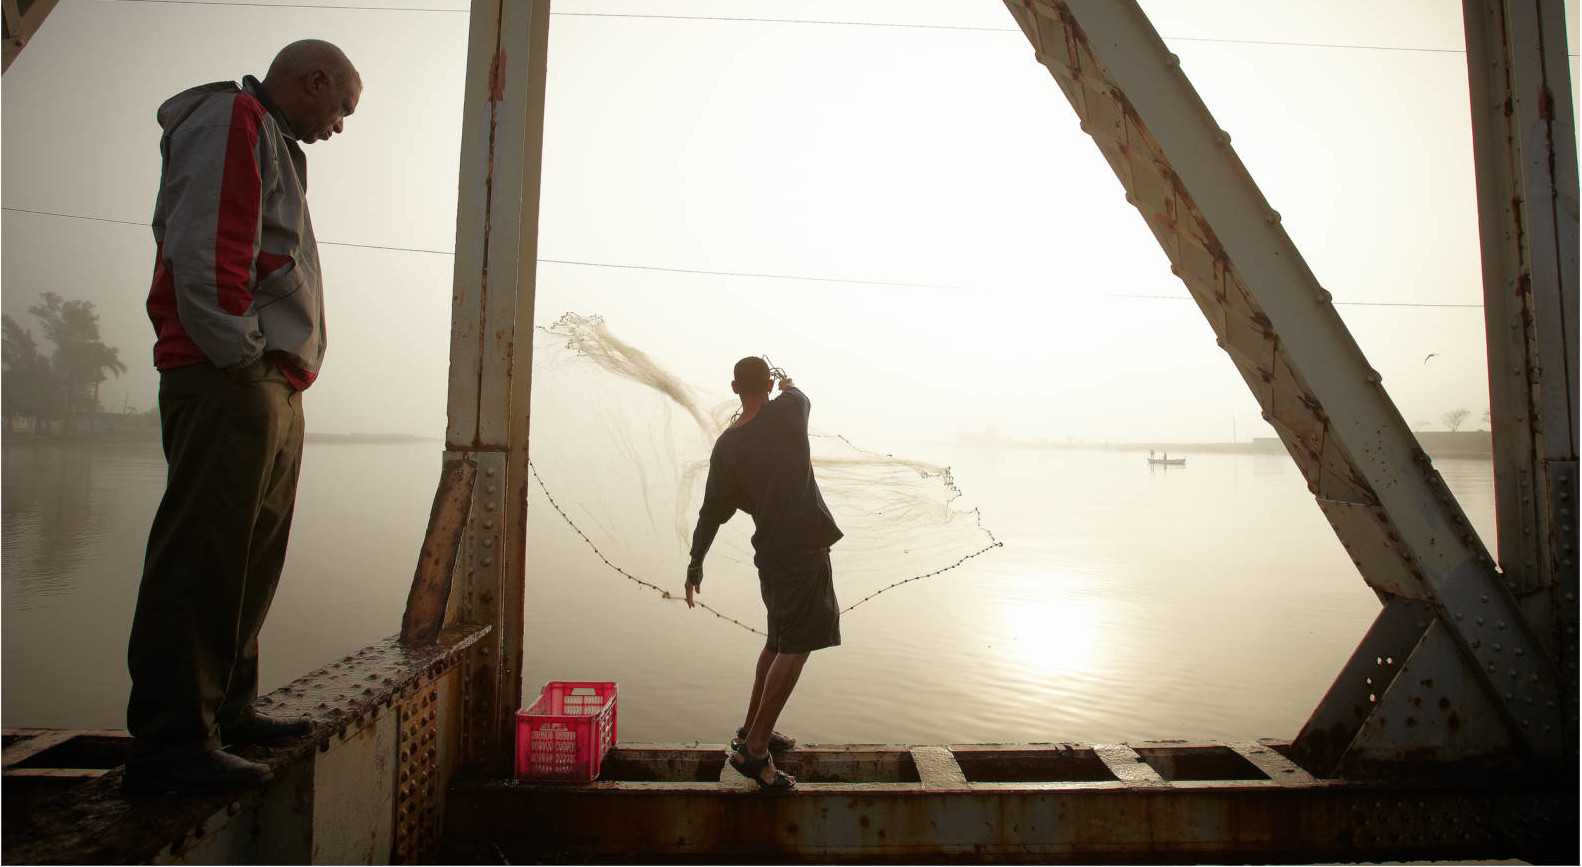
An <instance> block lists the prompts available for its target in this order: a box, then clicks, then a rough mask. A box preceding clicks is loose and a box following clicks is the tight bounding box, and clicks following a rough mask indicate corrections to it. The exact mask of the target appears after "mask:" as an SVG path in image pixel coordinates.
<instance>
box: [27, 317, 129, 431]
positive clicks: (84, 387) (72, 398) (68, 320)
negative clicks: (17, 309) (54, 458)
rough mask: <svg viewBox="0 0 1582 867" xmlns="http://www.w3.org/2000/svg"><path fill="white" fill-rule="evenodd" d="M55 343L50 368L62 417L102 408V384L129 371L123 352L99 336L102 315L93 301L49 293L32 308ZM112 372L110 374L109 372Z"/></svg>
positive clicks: (49, 338) (51, 341)
mask: <svg viewBox="0 0 1582 867" xmlns="http://www.w3.org/2000/svg"><path fill="white" fill-rule="evenodd" d="M28 312H29V313H32V314H33V315H34V316H36V317H38V320H39V323H40V324H41V325H42V326H43V328H44V338H45V339H46V340H48V341H49V342H50V343H52V344H54V346H55V351H54V353H53V354H51V356H50V369H51V370H52V371H53V373H54V380H55V382H54V384H55V386H56V388H57V390H56V395H57V401H56V406H57V407H58V409H59V412H58V413H56V415H57V416H58V417H60V418H67V417H70V416H72V415H76V414H78V413H84V412H97V411H98V410H99V384H100V383H102V382H104V381H105V380H106V379H108V378H109V376H120V375H121V374H122V373H124V372H126V365H125V364H122V363H121V357H120V356H121V352H120V350H118V349H116V348H115V347H113V346H106V345H105V344H104V341H102V340H100V339H99V314H98V312H97V311H96V310H94V307H93V302H92V301H65V300H63V299H62V298H61V297H60V296H59V295H56V294H55V293H54V292H45V293H44V295H43V302H42V303H40V304H35V305H33V306H32V307H29V308H28ZM107 374H108V375H107Z"/></svg>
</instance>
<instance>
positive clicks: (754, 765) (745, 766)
mask: <svg viewBox="0 0 1582 867" xmlns="http://www.w3.org/2000/svg"><path fill="white" fill-rule="evenodd" d="M730 762H731V767H733V768H735V769H736V772H737V773H738V774H741V775H742V776H744V777H746V778H747V779H749V780H752V781H753V782H755V783H757V784H758V788H759V790H761V791H775V792H789V791H791V790H792V789H794V788H796V777H793V776H791V775H790V774H788V773H786V772H785V771H782V770H780V769H779V768H774V772H775V776H774V782H771V783H766V782H764V780H763V772H764V768H767V767H772V766H773V764H774V756H772V755H770V754H769V753H764V754H763V755H762V756H750V755H748V754H747V751H746V750H737V751H736V752H734V753H731V759H730Z"/></svg>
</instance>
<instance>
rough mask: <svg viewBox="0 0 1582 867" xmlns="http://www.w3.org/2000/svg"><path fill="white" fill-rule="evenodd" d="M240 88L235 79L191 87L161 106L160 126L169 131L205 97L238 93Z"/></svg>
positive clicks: (200, 103)
mask: <svg viewBox="0 0 1582 867" xmlns="http://www.w3.org/2000/svg"><path fill="white" fill-rule="evenodd" d="M240 90H241V88H239V87H237V86H236V82H234V81H216V82H214V83H213V84H200V85H198V86H197V87H189V88H187V89H186V90H183V91H182V92H180V93H178V94H176V95H175V96H172V97H171V98H170V99H167V100H165V101H164V102H163V103H162V104H161V105H160V106H159V113H158V114H156V115H155V117H157V118H158V119H159V126H160V128H161V129H163V130H164V131H165V132H167V133H168V132H170V131H171V130H173V129H175V128H176V127H178V126H180V125H181V122H182V121H184V120H186V119H187V117H188V116H190V115H191V114H192V112H193V111H195V110H196V109H197V108H198V106H200V105H202V104H203V101H204V100H205V99H208V98H209V97H211V96H213V95H215V94H217V93H236V92H238V91H240Z"/></svg>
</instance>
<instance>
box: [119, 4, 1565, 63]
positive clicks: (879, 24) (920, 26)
mask: <svg viewBox="0 0 1582 867" xmlns="http://www.w3.org/2000/svg"><path fill="white" fill-rule="evenodd" d="M100 2H104V3H153V4H159V5H164V6H215V7H225V6H238V7H250V8H255V9H324V10H336V11H353V12H414V13H441V14H456V15H461V14H466V13H467V12H468V10H467V9H458V8H454V7H444V6H364V5H356V4H349V3H265V2H257V0H100ZM549 14H550V15H551V16H552V17H558V18H612V19H631V20H647V21H712V22H725V23H741V24H801V25H816V26H826V27H869V28H877V29H889V30H955V31H963V32H976V33H1021V32H1022V31H1021V28H1018V27H986V26H979V25H971V24H924V23H912V22H905V21H855V20H847V19H835V18H777V17H769V16H743V15H676V14H657V13H641V12H571V11H567V12H550V13H549ZM1163 38H1164V39H1166V40H1170V41H1175V42H1203V43H1214V44H1222V45H1263V46H1269V47H1276V48H1329V49H1340V50H1348V51H1404V52H1413V53H1420V54H1466V53H1467V52H1466V49H1464V48H1424V47H1419V46H1414V45H1367V44H1362V43H1351V42H1303V41H1298V40H1281V39H1232V38H1228V37H1217V36H1168V35H1167V36H1164V37H1163ZM1568 56H1570V57H1576V56H1577V55H1576V54H1575V53H1571V54H1570V55H1568Z"/></svg>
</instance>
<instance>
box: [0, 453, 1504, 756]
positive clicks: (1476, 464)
mask: <svg viewBox="0 0 1582 867" xmlns="http://www.w3.org/2000/svg"><path fill="white" fill-rule="evenodd" d="M3 451H4V467H3V483H4V492H3V495H4V496H3V509H4V513H3V517H0V534H3V562H0V566H3V569H0V577H3V582H4V607H3V609H0V613H3V625H4V636H3V637H4V658H3V666H4V681H3V690H4V696H3V697H4V706H3V715H4V724H5V725H6V726H70V727H108V728H119V727H122V726H123V725H124V720H123V716H122V712H123V707H124V700H125V695H126V689H127V677H126V672H125V661H124V653H125V643H126V636H127V632H128V628H129V625H130V621H131V613H132V608H133V603H134V601H135V598H136V592H137V582H138V577H139V569H140V564H141V561H142V553H143V545H144V542H145V538H146V536H145V534H146V533H147V530H148V524H149V520H150V518H151V516H152V514H153V510H154V508H155V506H156V505H157V503H158V500H159V495H160V493H161V490H162V488H163V484H164V463H163V460H162V458H161V456H160V453H159V449H158V445H157V443H153V442H150V443H147V444H140V443H118V444H95V445H92V446H83V445H61V444H47V443H45V444H37V443H29V442H14V441H13V442H7V443H5V445H4V449H3ZM439 455H440V444H439V443H424V444H402V445H340V444H317V443H313V444H309V445H308V447H307V452H306V455H305V457H304V470H303V477H302V483H301V490H300V494H299V498H298V508H297V518H296V524H295V528H294V531H293V536H292V543H291V550H290V556H289V558H288V560H287V563H286V573H285V576H284V578H283V580H282V583H281V588H280V592H279V594H278V596H277V598H276V602H275V607H274V609H273V611H272V612H271V614H270V618H269V622H268V624H267V625H266V627H265V629H264V635H263V638H262V644H263V663H262V672H261V676H262V680H263V683H262V686H263V688H264V689H266V690H267V689H273V688H274V687H277V686H279V685H281V684H284V683H286V682H287V681H289V680H290V679H292V678H294V677H296V676H298V675H301V674H303V673H305V672H307V671H308V670H310V669H313V668H316V667H318V666H319V665H322V664H324V663H325V662H327V661H329V660H331V659H333V658H335V657H338V656H341V655H344V654H347V653H350V652H352V651H355V650H357V649H358V648H360V647H362V646H364V645H366V644H368V643H369V642H371V641H373V640H375V639H378V638H382V637H384V636H387V635H389V634H391V633H393V632H395V631H396V630H397V628H398V626H399V623H400V616H401V609H402V606H403V604H404V602H405V599H406V592H407V587H408V583H409V581H410V579H411V574H412V567H413V565H414V563H415V558H416V556H417V550H418V544H419V542H420V540H421V538H422V533H423V529H424V525H425V523H426V520H427V511H428V508H429V504H430V501H431V498H432V496H433V490H434V484H435V482H436V480H437V478H438V472H439ZM918 456H919V457H923V458H926V459H929V460H934V461H938V462H941V463H948V464H950V465H952V466H953V467H954V468H955V471H956V478H957V480H958V481H959V482H960V484H961V486H962V488H963V489H965V490H966V491H967V493H968V495H969V496H970V498H971V499H972V500H973V501H974V502H976V503H977V504H978V505H980V506H981V507H982V508H983V514H984V520H985V523H986V524H987V525H989V526H991V527H992V528H993V529H994V530H995V532H996V533H997V534H998V536H999V537H1000V539H1002V540H1003V541H1004V542H1005V543H1006V547H1005V548H1004V549H1001V550H998V551H995V552H993V553H991V554H989V555H985V556H984V557H981V558H979V559H978V560H975V561H973V564H972V566H971V567H970V568H963V569H959V570H956V571H954V572H950V573H947V574H946V575H943V576H940V577H939V578H936V579H931V580H929V581H922V582H917V583H914V584H911V585H908V586H907V587H905V588H903V589H901V590H897V591H894V592H891V593H888V594H886V595H885V596H883V597H881V598H879V599H877V600H874V601H873V602H870V603H868V604H867V605H865V606H864V607H862V608H860V609H858V610H856V611H853V612H851V613H849V614H847V615H846V616H845V617H844V619H843V621H842V631H843V634H844V639H845V644H844V646H842V647H840V648H838V649H834V650H829V651H822V652H820V653H817V654H815V655H814V656H813V658H812V660H811V661H810V662H809V664H808V667H807V669H806V671H805V673H804V674H803V679H802V684H801V685H800V686H799V688H798V690H797V693H796V694H795V695H794V696H793V698H792V701H791V704H790V706H789V707H788V708H787V710H786V712H785V715H784V716H783V717H782V724H781V726H780V728H782V729H783V730H786V731H789V732H792V733H795V734H797V735H799V736H801V737H802V738H803V739H804V740H806V741H809V742H836V741H845V742H903V743H950V742H958V743H959V742H994V741H1047V740H1089V741H1091V740H1124V739H1138V738H1148V737H1289V736H1292V735H1294V734H1295V733H1296V731H1297V730H1298V728H1299V727H1300V726H1301V724H1302V722H1303V721H1304V720H1305V719H1306V717H1307V714H1308V713H1309V712H1310V711H1311V710H1312V708H1313V706H1314V705H1315V704H1316V702H1317V701H1318V699H1319V697H1320V696H1321V695H1322V693H1323V690H1324V689H1325V688H1326V687H1328V685H1329V683H1330V680H1331V678H1332V677H1333V676H1334V674H1335V672H1336V671H1337V670H1338V669H1339V666H1340V664H1341V662H1342V661H1343V660H1344V659H1345V658H1346V657H1347V655H1348V654H1349V653H1350V651H1351V649H1352V648H1353V647H1354V646H1355V645H1356V642H1357V640H1358V639H1359V638H1360V637H1361V636H1362V633H1363V631H1364V630H1365V629H1366V628H1367V626H1368V624H1369V623H1370V622H1371V621H1372V618H1373V616H1374V614H1375V613H1376V612H1377V610H1378V602H1377V601H1376V599H1375V597H1374V596H1373V594H1372V592H1371V591H1369V590H1368V589H1367V588H1366V586H1365V585H1364V584H1363V583H1362V580H1361V579H1360V578H1359V577H1358V576H1357V575H1356V572H1355V568H1354V567H1353V566H1352V565H1351V563H1350V561H1349V560H1348V559H1347V558H1346V556H1345V554H1344V552H1343V551H1342V549H1341V547H1340V544H1339V542H1338V541H1336V539H1335V538H1334V535H1333V534H1332V533H1331V531H1330V530H1329V527H1328V525H1327V524H1326V523H1325V522H1324V520H1323V517H1322V515H1321V514H1320V513H1319V511H1318V508H1317V507H1316V506H1315V505H1314V503H1313V500H1312V497H1311V496H1310V495H1309V494H1308V493H1307V490H1306V487H1305V485H1304V484H1303V483H1302V481H1301V478H1300V477H1299V476H1298V474H1297V472H1296V470H1295V468H1294V466H1293V465H1292V464H1291V462H1290V461H1289V460H1288V459H1287V458H1285V457H1284V456H1283V455H1268V456H1264V455H1193V456H1191V460H1190V466H1188V467H1186V468H1185V469H1174V468H1172V469H1170V470H1161V469H1152V470H1150V468H1148V467H1147V466H1146V465H1145V464H1144V462H1143V458H1142V455H1140V454H1135V453H1124V452H1106V451H1017V450H1011V451H993V450H983V449H974V448H952V447H933V448H925V449H922V450H921V451H920V453H918ZM1436 466H1438V468H1439V469H1440V471H1441V472H1442V473H1443V474H1444V475H1445V477H1446V481H1447V482H1448V483H1449V485H1450V487H1451V489H1452V490H1453V491H1454V492H1455V493H1456V495H1457V496H1458V497H1460V499H1461V502H1462V505H1463V507H1464V508H1465V509H1466V510H1467V512H1468V515H1469V517H1470V518H1471V520H1472V522H1473V524H1474V525H1475V526H1476V527H1477V528H1478V530H1479V532H1480V533H1482V534H1483V537H1484V538H1485V539H1492V538H1493V530H1492V528H1493V511H1494V510H1493V478H1492V470H1491V467H1490V465H1489V464H1488V463H1487V462H1486V461H1468V460H1440V461H1437V462H1436ZM556 493H557V496H562V498H563V499H567V498H570V499H574V492H556ZM838 517H839V516H838V515H837V518H838ZM581 544H582V543H581V542H580V541H578V540H576V539H575V537H573V536H572V535H571V534H570V532H569V531H568V530H567V528H566V527H565V525H564V524H562V523H561V522H560V519H559V518H558V517H557V516H556V515H555V514H554V513H553V512H551V511H550V510H548V509H547V508H544V507H543V501H542V499H541V498H539V497H536V496H535V498H534V499H533V500H532V501H531V510H530V532H529V548H530V551H531V552H532V557H531V559H530V563H529V577H528V581H529V586H528V602H527V660H526V665H525V678H524V679H525V681H526V682H527V684H528V685H529V690H530V692H532V691H536V688H537V685H538V684H539V683H541V682H542V681H544V680H546V679H554V678H559V679H607V680H615V681H618V682H619V683H620V686H621V705H622V707H621V731H622V735H623V739H627V740H657V741H694V740H702V741H714V742H718V741H720V740H723V739H724V738H726V737H728V735H729V732H730V730H731V729H733V728H734V727H735V726H736V725H738V724H739V723H740V714H741V713H742V706H743V704H744V702H745V700H746V693H747V690H748V687H749V686H750V685H751V676H752V672H751V665H752V662H753V660H754V658H755V656H756V652H757V648H758V647H759V646H760V645H759V641H760V639H758V638H757V637H756V636H753V635H750V634H747V633H745V632H742V631H741V630H739V629H737V628H736V627H733V626H730V625H728V624H724V623H722V622H720V621H717V620H715V619H713V618H710V617H708V616H707V615H704V614H702V613H701V612H689V611H687V610H686V609H685V607H684V606H682V605H680V604H679V603H666V602H662V601H659V600H657V599H656V598H655V597H654V596H653V595H651V594H649V593H647V592H645V591H641V590H639V589H638V588H636V587H635V586H634V585H632V584H630V583H628V582H626V581H624V580H622V579H620V578H619V577H618V576H615V575H613V574H611V573H609V572H608V571H606V570H605V569H604V567H602V566H601V565H600V564H598V562H597V561H596V560H595V559H594V558H593V556H592V555H591V554H590V553H589V552H588V551H587V549H586V548H584V547H582V546H581ZM841 556H842V555H841V548H840V546H837V547H836V549H835V554H834V561H835V570H836V573H835V574H836V586H837V589H838V588H839V587H840V575H841ZM711 562H712V561H711ZM625 565H628V567H629V568H632V569H633V571H635V572H637V573H638V574H642V575H644V576H645V577H648V578H650V579H651V580H655V581H656V582H657V583H661V584H665V585H667V586H668V585H670V584H677V585H679V583H680V580H681V577H680V576H681V573H682V564H681V563H634V564H625ZM710 574H711V576H712V577H711V578H710V579H709V580H708V581H707V582H706V583H705V589H706V591H707V593H706V595H705V597H704V598H705V599H706V600H707V601H709V602H710V603H712V604H714V605H716V606H718V607H720V608H722V609H725V610H727V611H729V612H730V613H733V614H737V615H738V616H742V617H743V619H745V620H748V621H749V622H752V623H761V622H762V618H763V614H762V605H761V603H760V602H759V600H758V589H757V586H756V583H755V582H752V581H750V580H747V579H743V578H741V576H739V575H732V574H731V573H729V572H728V571H724V570H722V571H712V572H711V573H710ZM843 601H846V602H848V603H849V602H852V601H855V599H854V598H851V597H850V596H848V597H847V598H845V599H844V600H843Z"/></svg>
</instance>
